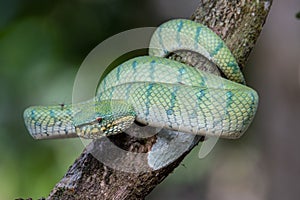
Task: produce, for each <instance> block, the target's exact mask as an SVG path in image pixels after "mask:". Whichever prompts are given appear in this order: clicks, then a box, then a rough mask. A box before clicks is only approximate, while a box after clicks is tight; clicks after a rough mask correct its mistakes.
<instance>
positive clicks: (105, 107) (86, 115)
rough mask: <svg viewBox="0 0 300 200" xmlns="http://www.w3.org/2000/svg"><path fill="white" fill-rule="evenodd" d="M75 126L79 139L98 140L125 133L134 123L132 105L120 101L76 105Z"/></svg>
mask: <svg viewBox="0 0 300 200" xmlns="http://www.w3.org/2000/svg"><path fill="white" fill-rule="evenodd" d="M74 110H77V112H76V113H75V114H74V125H75V131H76V134H77V135H78V136H79V137H83V138H88V139H98V138H101V137H104V136H109V135H114V134H118V133H121V132H123V131H125V130H126V129H127V128H129V126H130V125H131V124H132V123H133V121H134V119H135V112H134V109H133V107H132V106H131V105H129V104H127V103H126V102H124V101H119V100H107V101H106V100H105V101H91V102H87V103H83V104H79V105H76V108H74Z"/></svg>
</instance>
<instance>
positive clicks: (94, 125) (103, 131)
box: [76, 116, 135, 139]
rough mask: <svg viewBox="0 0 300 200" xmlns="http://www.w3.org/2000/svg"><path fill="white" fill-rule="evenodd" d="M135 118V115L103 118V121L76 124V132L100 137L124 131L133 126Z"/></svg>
mask: <svg viewBox="0 0 300 200" xmlns="http://www.w3.org/2000/svg"><path fill="white" fill-rule="evenodd" d="M134 120H135V117H134V116H123V117H120V118H117V119H115V120H113V121H109V120H102V121H101V122H96V121H93V122H90V123H84V124H80V125H77V126H76V133H77V135H78V136H79V137H82V138H86V139H100V138H102V137H105V136H110V135H115V134H119V133H122V132H123V131H125V130H126V129H128V128H129V127H130V126H131V124H132V123H133V122H134Z"/></svg>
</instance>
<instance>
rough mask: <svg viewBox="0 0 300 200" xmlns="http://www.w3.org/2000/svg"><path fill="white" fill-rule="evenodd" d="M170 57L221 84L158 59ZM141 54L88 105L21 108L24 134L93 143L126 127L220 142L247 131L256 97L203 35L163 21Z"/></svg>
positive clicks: (195, 27) (220, 47) (213, 38)
mask: <svg viewBox="0 0 300 200" xmlns="http://www.w3.org/2000/svg"><path fill="white" fill-rule="evenodd" d="M177 50H190V51H194V52H198V53H200V54H202V55H204V56H205V57H207V58H208V59H209V60H211V61H212V62H214V63H215V64H216V65H217V66H218V67H219V69H220V70H221V71H222V72H223V74H224V75H225V76H226V78H227V79H228V80H227V79H224V78H221V77H219V76H215V75H213V74H210V73H207V72H203V71H200V70H198V69H195V68H193V67H190V66H187V65H185V64H182V63H179V62H176V61H173V60H169V59H166V58H163V57H165V56H166V55H168V54H169V53H171V52H175V51H177ZM149 54H150V56H142V57H137V58H133V59H131V60H128V61H126V62H125V63H123V64H121V65H119V66H118V67H117V68H115V69H114V70H112V71H111V72H110V73H109V74H108V75H107V76H106V77H105V78H104V79H103V80H102V82H101V84H100V85H99V87H98V91H97V94H96V97H95V98H94V99H92V100H90V101H87V102H82V103H79V104H74V105H65V106H60V105H58V106H48V107H42V106H33V107H30V108H28V109H26V110H25V112H24V120H25V124H26V126H27V129H28V130H29V132H30V134H31V135H32V136H33V137H34V138H36V139H41V138H54V137H73V136H80V137H85V138H100V137H103V136H107V135H112V134H117V133H120V132H122V131H124V130H126V129H127V128H128V127H129V126H130V125H131V124H132V123H133V121H134V120H136V121H138V122H140V123H143V124H147V125H150V126H154V127H161V128H167V129H171V130H178V131H181V132H186V133H193V134H200V135H212V136H214V135H215V136H219V135H220V136H221V137H224V138H238V137H240V136H241V135H242V133H243V132H244V131H245V130H246V129H247V128H248V126H249V124H250V123H251V121H252V119H253V117H254V115H255V112H256V109H257V105H258V95H257V93H256V92H255V91H254V90H253V89H251V88H249V87H247V86H245V85H244V84H245V81H244V78H243V74H242V73H241V71H240V69H239V67H238V65H237V63H236V61H235V58H234V57H233V55H232V54H231V52H230V50H229V49H228V48H227V46H226V45H225V43H224V42H223V41H222V40H221V39H220V38H219V37H218V36H217V35H216V34H215V33H213V31H211V30H210V29H209V28H207V27H205V26H204V25H201V24H198V23H196V22H193V21H189V20H184V19H177V20H171V21H168V22H166V23H164V24H162V25H161V26H160V27H159V28H158V29H157V30H156V31H155V33H154V34H153V36H152V39H151V42H150V51H149Z"/></svg>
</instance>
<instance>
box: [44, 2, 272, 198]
mask: <svg viewBox="0 0 300 200" xmlns="http://www.w3.org/2000/svg"><path fill="white" fill-rule="evenodd" d="M271 3H272V1H271V0H262V1H259V0H257V1H252V0H241V1H238V0H234V1H227V0H219V1H217V0H215V1H211V0H202V1H201V2H200V5H199V7H198V9H197V10H196V11H195V12H194V14H193V15H192V17H191V19H192V20H194V21H197V22H200V23H202V24H205V25H207V26H209V27H210V28H212V29H213V30H214V31H215V32H216V33H217V34H218V35H220V36H221V37H222V38H223V39H224V41H225V42H226V44H227V45H228V47H229V49H230V50H231V51H232V52H233V54H234V56H235V57H236V59H237V61H238V63H239V64H240V66H243V67H244V66H245V63H246V61H247V58H248V56H249V54H250V52H251V50H252V48H253V46H254V44H255V42H256V40H257V38H258V36H259V34H260V31H261V29H262V27H263V24H264V22H265V19H266V17H267V14H268V12H269V10H270V7H271ZM170 58H171V59H177V60H180V61H182V62H185V63H188V64H191V65H196V66H197V64H198V65H199V62H200V63H201V64H200V65H199V66H198V67H199V68H202V66H203V61H201V59H202V58H201V56H200V57H199V55H195V54H193V53H191V52H181V53H179V54H177V55H176V56H174V55H173V56H170ZM195 60H196V62H195ZM199 60H200V61H199ZM202 69H203V68H202ZM204 70H208V71H216V69H215V68H214V66H213V65H212V67H211V68H210V69H204ZM109 139H110V141H111V142H113V143H115V144H116V145H118V146H119V147H122V148H123V149H125V150H127V151H128V152H131V153H132V152H136V153H147V152H149V150H150V149H151V148H152V146H153V145H154V144H155V142H156V141H157V136H152V137H149V138H147V139H137V138H134V137H131V136H129V135H126V134H119V135H115V136H111V137H109ZM201 139H203V138H202V137H196V138H195V140H194V141H193V143H192V145H191V147H189V148H188V149H187V150H186V151H185V152H184V153H183V154H182V155H181V156H180V157H178V158H177V159H176V160H174V161H173V162H172V163H170V164H169V165H167V166H164V167H162V168H160V169H158V170H154V171H151V168H150V167H149V170H146V171H137V172H136V173H132V172H125V171H120V170H116V169H114V168H110V167H107V166H105V165H104V164H103V163H101V162H99V161H98V160H97V159H96V158H94V157H93V155H92V153H95V151H105V149H104V148H105V144H104V143H105V141H104V140H97V141H94V142H92V143H91V144H90V145H89V146H88V147H87V148H86V149H85V150H84V151H83V152H82V154H81V155H80V157H79V158H78V159H77V160H76V161H75V162H74V164H73V165H72V166H71V167H70V168H69V170H68V172H67V173H66V174H65V176H64V177H63V178H62V180H61V181H60V182H59V183H57V185H56V186H55V188H54V189H53V190H52V191H51V193H50V195H49V197H48V199H118V200H120V199H124V200H125V199H130V200H132V199H144V198H145V196H146V195H147V194H149V193H150V192H151V191H152V190H153V189H154V187H155V186H157V185H158V184H159V183H160V182H162V181H163V180H164V179H165V178H166V177H167V176H168V175H169V174H170V173H171V172H172V171H173V170H174V169H175V168H176V167H177V166H178V165H179V164H180V162H181V161H182V160H183V158H184V157H185V156H186V155H187V154H188V153H189V152H190V151H191V149H192V148H193V147H195V146H196V145H197V144H198V143H199V141H200V140H201ZM133 164H134V165H135V167H136V168H139V167H140V165H141V163H133Z"/></svg>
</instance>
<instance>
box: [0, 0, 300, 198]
mask: <svg viewBox="0 0 300 200" xmlns="http://www.w3.org/2000/svg"><path fill="white" fill-rule="evenodd" d="M197 5H198V0H189V1H182V0H162V1H161V0H144V1H139V0H127V1H123V0H73V1H70V0H69V1H68V0H65V1H58V0H42V1H41V0H26V1H25V0H23V1H22V0H1V1H0V111H1V112H0V199H1V200H2V199H3V200H5V199H15V198H19V197H23V198H28V197H32V198H34V199H36V198H40V197H46V196H47V195H48V194H49V192H50V190H51V189H52V188H53V186H54V185H55V183H56V182H58V181H59V180H60V179H61V177H62V176H63V175H64V173H65V172H66V171H67V169H68V167H69V166H70V165H71V164H72V163H73V161H74V160H75V159H76V158H77V157H78V155H79V154H80V152H81V151H82V150H83V145H82V143H81V141H80V140H79V139H68V140H49V141H34V140H33V139H32V138H31V137H30V136H29V134H28V133H27V131H26V129H25V126H24V124H23V119H22V113H23V111H24V109H25V108H26V107H28V106H30V105H48V104H60V103H69V102H71V96H72V87H73V82H74V79H75V75H76V72H77V70H78V68H79V67H80V64H81V62H82V61H83V60H84V58H85V56H86V55H87V54H88V53H89V52H90V51H91V50H92V49H93V48H94V47H95V46H96V45H97V44H99V43H100V42H101V41H103V40H105V39H106V38H108V37H110V36H112V35H114V34H116V33H119V32H121V31H124V30H128V29H131V28H136V27H143V26H157V25H159V24H160V23H162V22H164V21H166V20H167V19H171V18H179V17H184V18H188V17H189V16H190V15H191V14H192V12H193V11H194V10H195V9H196V7H197ZM299 11H300V1H298V0H286V1H276V0H275V1H274V2H273V5H272V9H271V12H270V15H269V17H268V19H267V21H266V24H265V26H264V29H263V31H262V34H261V36H260V38H259V40H258V42H257V45H256V46H255V48H254V50H253V52H252V53H251V56H250V59H249V62H248V64H247V67H246V69H245V76H246V78H247V81H248V84H249V85H250V86H252V87H253V88H255V89H256V90H257V91H258V93H259V94H260V105H259V110H258V113H257V116H256V118H255V120H254V122H253V125H252V126H251V128H250V129H249V130H248V131H247V132H246V134H245V135H244V136H243V137H242V138H241V139H239V140H236V141H232V140H219V142H218V143H217V145H216V146H215V148H214V150H213V151H212V152H211V153H210V154H209V155H208V156H207V157H206V158H205V159H202V160H200V159H198V156H197V153H198V151H199V148H195V149H194V151H193V152H192V153H191V154H189V155H188V156H187V157H186V159H185V160H184V162H183V163H182V165H180V166H179V167H178V168H177V169H176V170H175V171H174V173H172V174H171V175H170V176H169V177H168V178H167V179H166V180H165V181H164V182H163V183H162V184H160V185H159V186H158V187H157V188H155V190H154V191H153V192H152V193H151V195H149V196H148V197H147V199H148V200H154V199H163V198H167V199H174V200H175V199H191V200H193V199H195V200H196V199H203V200H217V199H222V200H227V199H228V200H229V199H230V200H232V199H243V200H264V199H272V200H277V199H278V200H282V199H298V198H299V196H300V156H299V152H300V132H299V129H300V126H299V125H300V121H299V119H300V106H299V105H300V104H299V103H300V101H299V100H300V62H299V58H300V20H299V19H297V18H296V17H295V16H296V13H297V12H299Z"/></svg>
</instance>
